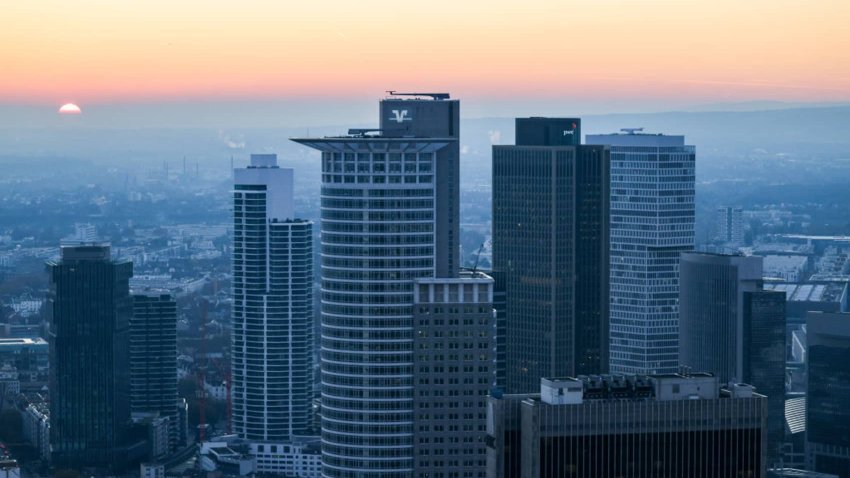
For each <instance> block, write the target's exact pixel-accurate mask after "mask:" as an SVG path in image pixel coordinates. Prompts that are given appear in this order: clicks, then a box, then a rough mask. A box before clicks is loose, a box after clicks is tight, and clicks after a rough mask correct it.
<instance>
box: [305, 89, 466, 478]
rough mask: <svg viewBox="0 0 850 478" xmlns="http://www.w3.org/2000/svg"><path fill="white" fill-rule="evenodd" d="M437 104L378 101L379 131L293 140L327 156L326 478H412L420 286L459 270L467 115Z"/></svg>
mask: <svg viewBox="0 0 850 478" xmlns="http://www.w3.org/2000/svg"><path fill="white" fill-rule="evenodd" d="M433 97H434V99H433V100H425V99H410V100H404V99H398V98H390V99H385V100H383V101H381V104H380V129H378V130H374V131H361V130H352V131H350V133H351V134H349V135H348V136H343V137H334V138H299V139H295V141H297V142H299V143H301V144H304V145H306V146H309V147H311V148H314V149H317V150H319V151H321V153H322V156H321V168H322V197H321V201H322V208H321V212H322V344H323V345H322V355H321V360H322V453H323V457H322V467H323V469H322V473H323V475H324V476H327V477H340V478H347V477H353V476H370V477H401V476H412V474H413V472H414V462H413V452H412V450H413V439H414V434H413V431H414V426H415V423H414V415H413V398H414V397H413V383H412V382H413V367H414V350H413V346H412V336H413V300H414V297H413V287H414V280H415V279H416V278H425V277H456V276H457V273H458V263H459V261H460V257H459V250H460V249H459V246H458V239H459V235H460V232H459V225H460V220H459V212H458V206H459V176H460V169H459V160H460V153H459V151H460V147H459V122H460V118H459V111H460V104H459V102H458V101H456V100H449V99H448V95H447V94H437V95H434V96H433Z"/></svg>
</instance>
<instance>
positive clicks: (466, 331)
mask: <svg viewBox="0 0 850 478" xmlns="http://www.w3.org/2000/svg"><path fill="white" fill-rule="evenodd" d="M414 302H415V305H414V314H413V323H414V325H413V327H414V333H413V350H414V354H415V357H414V372H413V391H414V398H413V412H414V423H415V426H414V431H413V456H414V468H415V473H414V476H416V477H418V478H431V477H436V476H444V477H448V476H451V475H453V474H456V476H468V477H470V478H473V477H477V478H484V477H485V476H486V474H487V473H486V472H487V466H486V464H487V463H486V461H487V450H486V448H485V446H484V437H485V435H486V432H485V426H486V422H487V421H486V416H487V414H486V410H487V394H488V393H489V392H490V391H491V390H492V389H493V387H494V386H495V385H496V317H495V314H494V309H493V279H492V278H490V277H489V276H487V275H486V274H483V273H481V272H461V274H460V277H456V278H450V279H432V278H428V279H417V280H416V283H415V286H414Z"/></svg>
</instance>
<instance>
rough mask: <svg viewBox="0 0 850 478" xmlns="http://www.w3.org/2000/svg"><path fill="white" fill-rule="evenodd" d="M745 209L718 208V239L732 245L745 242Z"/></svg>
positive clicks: (739, 244)
mask: <svg viewBox="0 0 850 478" xmlns="http://www.w3.org/2000/svg"><path fill="white" fill-rule="evenodd" d="M743 215H744V211H743V209H741V208H737V207H721V208H718V209H717V240H718V241H722V242H725V243H727V244H729V245H730V246H741V245H743V244H744V219H743Z"/></svg>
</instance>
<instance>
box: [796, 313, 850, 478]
mask: <svg viewBox="0 0 850 478" xmlns="http://www.w3.org/2000/svg"><path fill="white" fill-rule="evenodd" d="M806 331H807V334H806V340H807V342H808V344H807V345H808V349H809V350H808V354H807V355H808V357H807V360H808V392H807V397H806V461H807V468H808V469H809V470H813V471H818V472H821V473H831V474H834V475H838V476H839V477H840V478H848V477H850V314H847V313H826V312H812V313H810V314H809V317H808V320H807V323H806Z"/></svg>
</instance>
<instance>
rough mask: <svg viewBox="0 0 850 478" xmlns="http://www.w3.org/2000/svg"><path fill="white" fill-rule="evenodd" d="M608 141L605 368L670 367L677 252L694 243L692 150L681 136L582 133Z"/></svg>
mask: <svg viewBox="0 0 850 478" xmlns="http://www.w3.org/2000/svg"><path fill="white" fill-rule="evenodd" d="M586 142H587V144H604V145H609V146H610V147H611V275H610V277H611V279H610V280H611V284H610V285H611V304H610V318H611V351H610V352H611V353H610V357H611V363H610V366H611V372H612V373H633V374H654V373H668V372H675V371H676V370H677V369H678V365H679V364H678V358H679V357H678V333H679V330H678V322H679V304H678V299H679V255H680V254H681V253H682V252H687V251H691V250H693V248H694V216H695V208H694V191H695V190H694V178H695V167H696V153H695V148H694V147H693V146H688V145H686V144H685V137H684V136H666V135H660V134H643V133H640V132H639V130H635V129H630V130H627V132H626V133H625V134H603V135H587V139H586Z"/></svg>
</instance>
